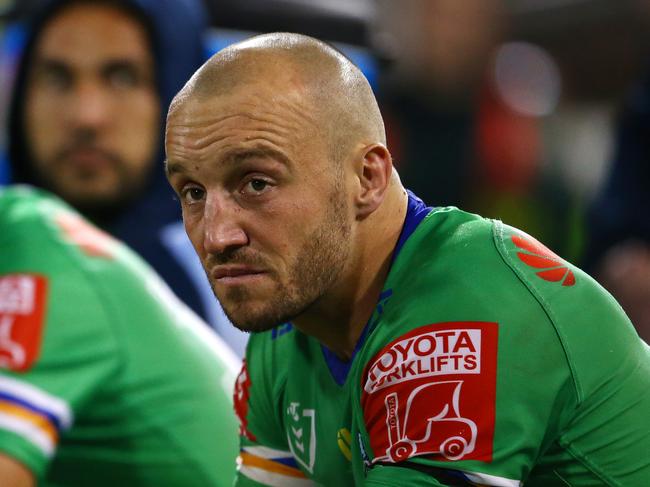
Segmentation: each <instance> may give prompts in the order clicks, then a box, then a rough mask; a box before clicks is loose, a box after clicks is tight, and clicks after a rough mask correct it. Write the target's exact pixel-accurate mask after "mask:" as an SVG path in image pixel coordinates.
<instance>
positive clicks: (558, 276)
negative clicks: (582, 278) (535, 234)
mask: <svg viewBox="0 0 650 487" xmlns="http://www.w3.org/2000/svg"><path fill="white" fill-rule="evenodd" d="M511 238H512V242H513V243H514V244H515V245H516V246H517V247H518V248H520V249H522V250H524V252H517V257H519V260H521V261H522V262H523V263H524V264H526V265H527V266H528V267H533V268H534V269H541V270H540V271H539V272H536V274H537V276H538V277H541V278H542V279H544V280H545V281H550V282H560V281H562V285H563V286H573V285H574V284H575V283H576V278H575V275H574V274H573V271H572V270H571V269H569V268H568V267H567V266H566V264H565V263H564V261H563V260H562V259H561V258H560V257H558V256H557V255H555V254H554V253H553V252H551V251H550V250H549V249H547V248H546V247H545V246H544V245H542V244H541V243H539V242H538V241H537V240H534V239H533V238H532V237H529V238H524V237H522V236H521V235H513V236H512V237H511Z"/></svg>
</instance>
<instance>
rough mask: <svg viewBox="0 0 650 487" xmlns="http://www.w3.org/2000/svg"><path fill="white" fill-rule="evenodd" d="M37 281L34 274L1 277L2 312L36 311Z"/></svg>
mask: <svg viewBox="0 0 650 487" xmlns="http://www.w3.org/2000/svg"><path fill="white" fill-rule="evenodd" d="M35 294H36V282H35V280H34V278H33V277H32V276H27V275H13V276H6V277H0V313H5V314H10V315H29V314H31V313H32V312H33V311H34V297H35Z"/></svg>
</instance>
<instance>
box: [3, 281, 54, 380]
mask: <svg viewBox="0 0 650 487" xmlns="http://www.w3.org/2000/svg"><path fill="white" fill-rule="evenodd" d="M46 293H47V279H46V278H44V277H42V276H37V275H32V274H11V275H6V276H1V277H0V367H3V368H8V369H11V370H15V371H25V370H28V369H29V368H30V367H31V365H32V364H33V362H34V361H35V360H36V357H37V356H38V353H39V351H40V347H41V335H42V331H43V324H44V321H45V301H46Z"/></svg>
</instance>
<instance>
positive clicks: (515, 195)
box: [0, 0, 650, 261]
mask: <svg viewBox="0 0 650 487" xmlns="http://www.w3.org/2000/svg"><path fill="white" fill-rule="evenodd" d="M40 3H41V1H40V0H16V1H13V2H12V1H6V0H5V1H1V2H0V11H1V27H0V28H1V35H2V44H1V46H0V80H1V86H2V87H3V89H2V92H0V113H2V114H3V115H6V111H7V110H6V109H7V92H8V91H9V87H10V86H11V81H12V75H13V66H14V63H15V59H16V56H17V54H18V53H19V52H20V49H21V46H22V36H21V27H20V26H21V21H22V20H23V19H25V17H26V16H28V15H30V14H31V13H33V12H34V11H35V10H36V9H38V8H39V4H40ZM205 3H206V7H207V11H208V12H209V15H210V19H211V26H212V27H211V29H210V30H209V31H208V32H206V35H205V44H206V55H208V54H210V53H212V52H215V51H216V50H218V49H220V48H222V47H224V46H225V45H228V44H229V43H231V42H233V41H237V40H240V39H242V38H244V37H247V36H249V35H252V34H255V33H260V32H268V31H293V32H301V33H305V34H309V35H313V36H316V37H319V38H321V39H323V40H327V41H330V42H331V43H333V44H335V45H336V46H338V47H339V48H340V49H341V50H342V51H344V52H345V53H346V54H347V55H348V56H349V57H350V58H352V59H353V60H354V61H355V62H356V63H357V64H358V65H359V66H360V67H361V68H362V70H363V71H364V72H365V73H366V75H367V77H368V78H369V79H370V81H371V83H372V85H373V88H374V89H375V91H376V93H377V96H378V98H379V100H380V103H381V108H382V111H383V113H384V115H385V118H386V122H387V130H388V135H389V146H390V147H389V148H390V149H391V151H392V153H393V154H394V159H395V163H396V165H397V167H398V170H399V172H400V174H401V176H402V179H403V180H404V182H405V185H406V186H407V187H409V188H411V189H413V190H414V191H415V192H416V193H417V194H419V195H420V196H421V197H423V198H424V199H425V200H426V201H427V203H429V204H431V205H434V206H440V205H456V206H459V207H462V208H464V209H467V210H470V211H475V212H479V213H481V214H483V215H485V216H490V217H495V218H500V219H502V220H504V221H506V222H508V223H511V224H513V225H515V226H519V227H520V228H522V229H524V230H526V231H528V232H529V233H531V234H533V235H535V236H537V237H538V238H540V239H541V240H543V241H545V242H546V243H547V244H548V245H549V246H550V247H551V248H552V249H553V250H555V251H556V252H558V253H561V254H562V255H564V256H566V257H567V258H569V259H572V260H574V261H579V260H580V256H581V252H582V250H583V248H584V221H585V220H584V216H585V209H586V208H587V206H588V205H589V203H590V202H591V200H592V199H593V198H594V196H595V195H596V194H597V193H598V191H599V189H600V188H601V185H602V183H603V180H604V178H605V177H606V175H607V173H608V170H609V165H610V163H611V160H612V152H613V150H614V140H615V125H616V120H617V114H618V110H619V108H620V106H621V103H622V101H623V100H624V98H625V96H626V94H627V93H628V92H629V91H630V89H631V87H632V86H633V85H634V83H635V82H636V81H637V80H638V79H640V78H641V77H642V75H643V73H644V71H645V69H646V67H647V64H648V60H649V56H648V54H649V53H648V47H649V45H650V43H649V42H648V32H649V29H648V23H649V22H650V0H617V1H612V0H509V1H506V0H399V1H398V0H206V2H205ZM2 137H3V138H0V148H1V147H4V146H5V144H6V140H5V139H4V137H5V136H4V135H3V136H2ZM8 178H9V175H8V174H7V169H6V164H2V163H0V183H3V182H7V181H8Z"/></svg>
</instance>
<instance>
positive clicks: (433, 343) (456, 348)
mask: <svg viewBox="0 0 650 487" xmlns="http://www.w3.org/2000/svg"><path fill="white" fill-rule="evenodd" d="M480 373H481V330H480V329H466V330H431V331H430V332H425V333H421V334H419V335H417V336H413V337H407V338H404V339H402V340H398V341H397V342H394V343H393V345H391V346H390V347H388V348H387V350H385V351H384V352H383V353H382V354H381V356H380V357H379V358H378V359H377V360H375V362H373V364H372V365H371V366H370V369H369V371H368V374H367V379H366V383H365V385H364V390H365V391H366V392H367V393H372V392H374V391H376V390H379V389H383V388H385V387H388V386H390V385H392V384H398V383H400V382H404V381H408V380H414V379H418V378H422V377H433V376H437V375H448V374H480Z"/></svg>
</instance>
